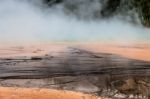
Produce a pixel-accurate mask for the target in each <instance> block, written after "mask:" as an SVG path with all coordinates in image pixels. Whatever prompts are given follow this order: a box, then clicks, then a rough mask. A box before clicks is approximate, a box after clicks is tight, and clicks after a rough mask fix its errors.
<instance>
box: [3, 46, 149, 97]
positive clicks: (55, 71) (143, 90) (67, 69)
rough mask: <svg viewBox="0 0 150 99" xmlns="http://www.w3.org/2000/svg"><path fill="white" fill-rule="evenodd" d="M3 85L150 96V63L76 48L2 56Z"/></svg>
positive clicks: (122, 95) (112, 95)
mask: <svg viewBox="0 0 150 99" xmlns="http://www.w3.org/2000/svg"><path fill="white" fill-rule="evenodd" d="M0 85H1V86H11V87H14V86H17V87H40V88H53V89H64V90H72V91H80V92H85V93H90V94H96V95H100V96H107V97H112V98H115V99H116V98H124V99H127V98H141V99H144V98H145V99H146V98H147V99H148V97H149V98H150V62H148V61H141V60H135V59H129V58H124V57H121V56H119V55H114V54H109V53H94V52H91V51H87V50H84V49H80V48H76V47H68V48H67V50H65V51H62V52H58V55H57V56H53V54H52V53H48V54H45V55H44V56H33V57H15V58H1V59H0Z"/></svg>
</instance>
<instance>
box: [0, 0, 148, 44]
mask: <svg viewBox="0 0 150 99" xmlns="http://www.w3.org/2000/svg"><path fill="white" fill-rule="evenodd" d="M35 1H36V2H35ZM81 1H84V2H81ZM85 1H86V2H85ZM102 1H103V0H102ZM66 2H67V4H68V3H69V4H70V5H72V4H77V5H78V6H79V7H78V9H77V10H75V11H74V13H75V14H76V15H77V16H75V15H73V14H70V12H69V10H67V5H66V3H62V4H59V5H56V6H53V7H50V8H48V7H46V6H44V5H43V4H42V2H41V1H39V0H31V1H29V0H0V42H1V43H7V42H12V43H18V42H19V43H29V42H55V41H60V42H62V41H73V42H76V41H78V42H91V41H95V42H113V41H114V42H125V43H131V42H132V43H134V42H149V40H150V31H149V30H148V29H146V28H144V27H142V26H141V25H140V24H131V23H130V22H129V21H124V20H121V18H119V17H120V16H118V15H116V16H114V17H112V18H109V19H103V18H100V19H94V18H95V17H94V16H95V14H93V13H97V10H99V9H101V7H102V6H103V5H104V2H98V0H94V1H93V2H92V3H91V2H90V1H89V0H66ZM137 20H138V19H137Z"/></svg>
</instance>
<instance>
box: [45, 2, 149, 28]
mask: <svg viewBox="0 0 150 99" xmlns="http://www.w3.org/2000/svg"><path fill="white" fill-rule="evenodd" d="M65 1H66V0H44V3H45V4H47V5H49V6H53V5H56V4H60V3H63V2H65ZM85 1H86V0H85ZM99 1H104V0H99ZM91 2H92V0H91ZM122 2H124V4H122ZM121 4H122V5H121ZM71 6H73V5H71ZM71 6H70V7H71ZM76 6H78V5H76ZM124 7H128V11H129V10H132V9H135V11H136V12H137V13H138V15H139V18H140V20H141V23H142V24H143V25H145V26H148V27H150V0H108V1H107V2H106V4H105V5H104V6H103V7H102V9H101V10H100V11H99V12H97V13H99V15H100V16H101V17H104V18H109V17H112V16H113V15H115V14H116V13H117V11H119V9H123V8H124ZM75 8H77V7H74V9H75ZM70 9H71V10H74V9H73V8H70ZM123 13H126V10H124V12H123Z"/></svg>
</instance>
